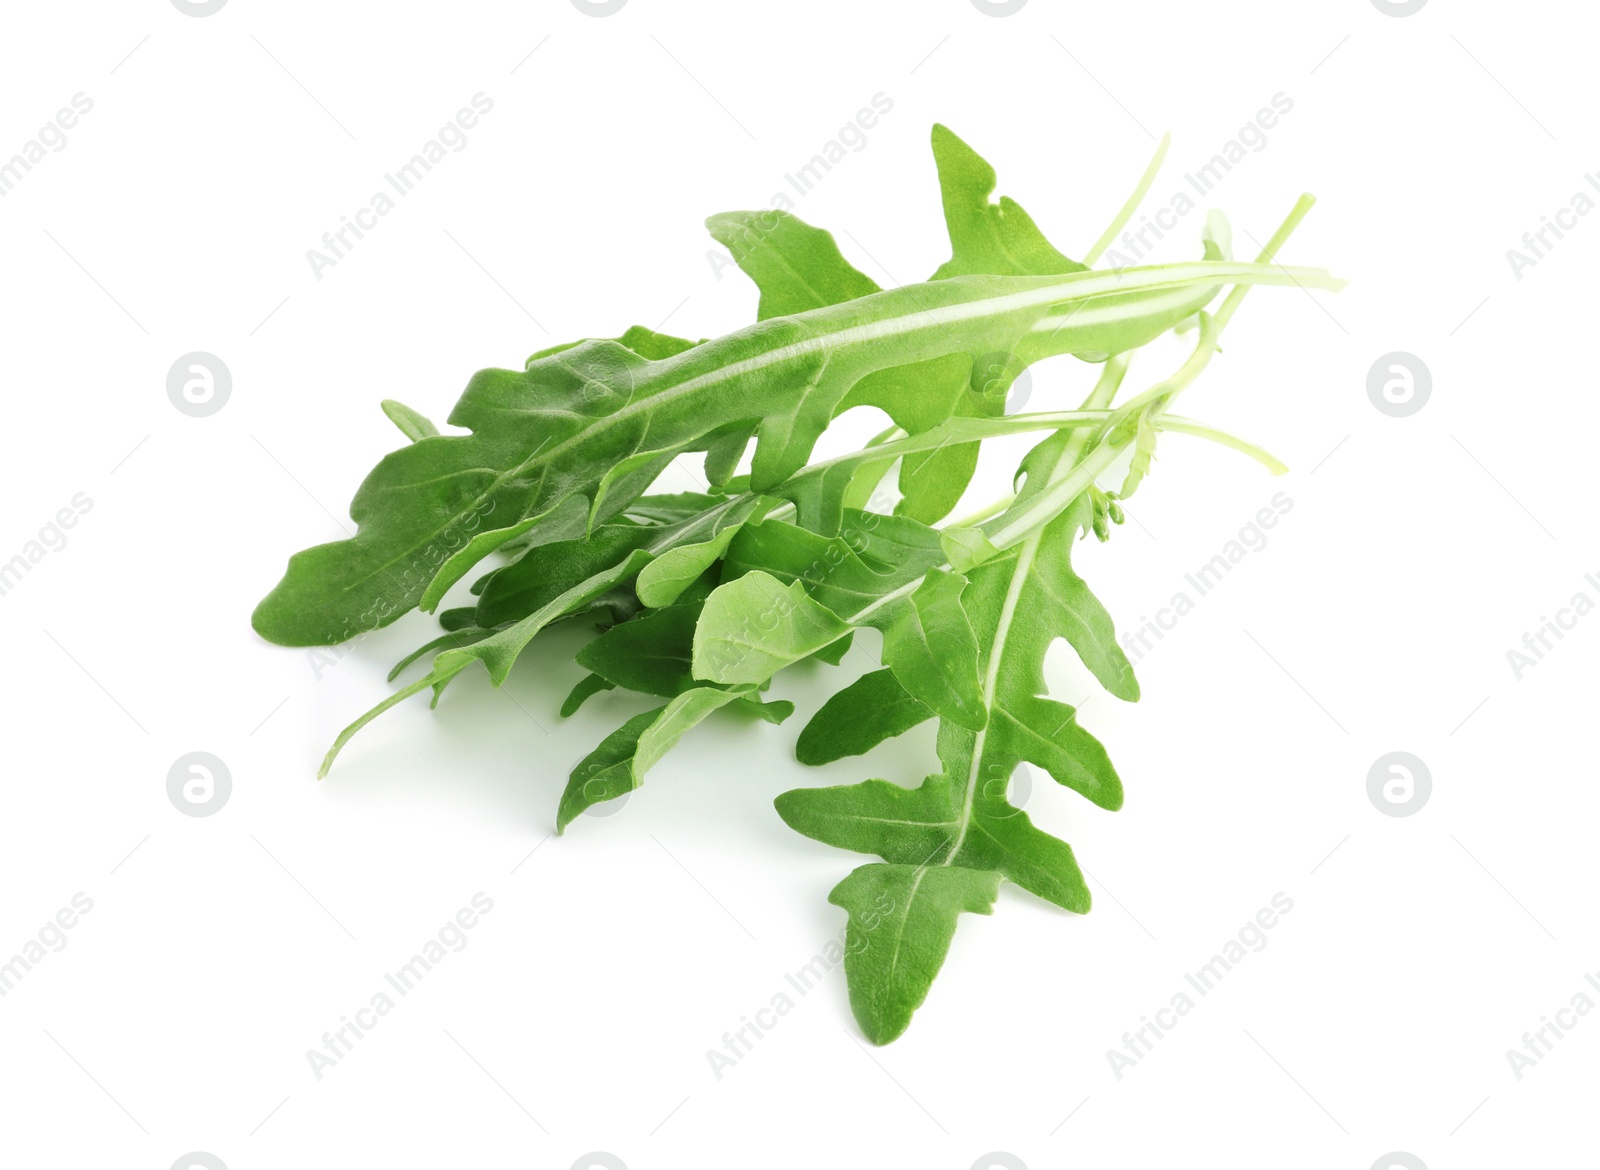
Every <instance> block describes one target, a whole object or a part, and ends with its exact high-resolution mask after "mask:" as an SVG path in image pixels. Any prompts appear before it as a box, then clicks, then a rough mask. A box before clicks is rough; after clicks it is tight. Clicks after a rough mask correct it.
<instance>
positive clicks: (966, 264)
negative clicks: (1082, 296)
mask: <svg viewBox="0 0 1600 1170" xmlns="http://www.w3.org/2000/svg"><path fill="white" fill-rule="evenodd" d="M933 157H934V160H935V161H936V162H937V163H938V165H939V186H940V189H941V191H942V192H943V195H944V218H945V223H946V225H947V226H948V227H949V229H950V251H951V255H950V259H949V260H947V261H945V263H944V264H943V265H941V266H940V268H939V271H937V272H936V273H934V279H935V280H943V279H946V278H948V277H951V276H966V275H968V274H969V273H976V272H983V273H997V274H1004V275H1018V276H1021V275H1027V276H1043V275H1046V274H1048V273H1058V272H1082V271H1084V266H1083V265H1082V264H1079V263H1078V262H1077V261H1075V260H1069V259H1067V258H1066V257H1065V256H1063V255H1062V254H1061V253H1060V252H1058V251H1056V249H1055V248H1054V247H1053V246H1052V245H1051V243H1050V241H1049V240H1047V239H1045V238H1044V233H1043V232H1041V231H1040V230H1039V229H1038V227H1037V226H1036V225H1035V224H1034V222H1033V219H1032V217H1031V216H1029V215H1028V213H1027V212H1026V211H1024V210H1022V208H1021V207H1020V206H1018V205H1017V204H1016V202H1014V201H1013V200H1011V199H1009V198H1006V197H1002V198H1001V199H1000V201H999V202H998V203H991V202H989V196H990V195H992V194H994V189H995V181H996V180H995V173H994V168H993V167H992V166H990V165H989V164H988V163H986V162H985V161H984V160H983V159H982V158H980V157H979V156H978V153H977V151H975V150H973V149H972V147H970V146H968V145H967V144H966V143H965V142H963V141H961V139H959V138H957V137H956V136H955V134H954V133H952V132H951V131H950V130H949V129H947V128H946V127H944V126H938V125H936V126H934V128H933Z"/></svg>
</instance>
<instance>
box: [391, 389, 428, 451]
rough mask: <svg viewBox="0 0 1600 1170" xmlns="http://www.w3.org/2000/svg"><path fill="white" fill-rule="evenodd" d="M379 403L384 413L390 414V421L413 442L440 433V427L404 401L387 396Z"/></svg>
mask: <svg viewBox="0 0 1600 1170" xmlns="http://www.w3.org/2000/svg"><path fill="white" fill-rule="evenodd" d="M379 405H380V406H382V407H383V413H384V414H386V415H388V416H389V421H390V422H392V423H394V425H395V426H397V427H399V428H400V433H401V434H402V435H404V436H405V437H406V438H408V439H410V440H411V441H412V442H413V443H415V442H416V441H417V440H418V439H428V438H432V437H433V436H434V435H437V434H438V433H439V428H438V427H436V426H434V425H433V423H431V422H430V421H428V419H427V418H425V417H423V416H422V415H421V414H419V413H417V412H416V411H414V410H412V409H411V408H410V407H409V406H407V405H406V404H405V403H403V402H396V401H395V400H394V399H393V398H385V399H384V400H383V401H382V402H381V403H379Z"/></svg>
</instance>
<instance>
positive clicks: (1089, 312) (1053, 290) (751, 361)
mask: <svg viewBox="0 0 1600 1170" xmlns="http://www.w3.org/2000/svg"><path fill="white" fill-rule="evenodd" d="M1198 280H1206V281H1215V282H1216V283H1218V284H1224V283H1229V282H1235V281H1236V282H1239V283H1261V284H1290V283H1293V284H1300V285H1303V286H1306V287H1313V288H1327V287H1331V286H1333V285H1334V284H1335V282H1334V281H1333V280H1332V278H1331V277H1329V276H1328V275H1327V274H1326V273H1324V272H1322V271H1320V270H1318V269H1302V268H1275V269H1263V268H1262V266H1260V265H1255V264H1237V263H1231V262H1223V261H1216V260H1206V261H1193V262H1190V263H1188V264H1168V265H1160V266H1151V267H1150V268H1146V269H1131V270H1123V269H1111V270H1109V271H1103V272H1097V271H1086V272H1081V273H1074V274H1073V275H1072V276H1069V277H1067V278H1066V279H1064V280H1063V281H1061V282H1060V283H1059V284H1052V285H1046V286H1045V287H1043V288H1035V289H1028V290H1026V291H1024V292H1016V293H1010V294H1008V295H1006V296H1000V297H984V298H979V299H976V300H972V301H963V302H961V303H959V304H954V305H944V306H941V307H939V308H935V309H918V310H916V311H915V312H911V313H903V314H901V315H899V316H896V317H889V318H885V319H884V320H881V321H873V322H869V323H867V324H864V325H855V326H851V327H849V328H846V329H841V330H838V331H837V332H833V333H827V334H824V335H822V336H820V337H808V338H805V339H803V340H801V341H797V342H794V343H792V344H790V345H785V346H779V347H778V348H776V349H770V350H766V351H765V352H763V353H759V354H756V355H755V356H754V357H750V358H746V359H745V360H744V361H742V362H734V363H733V364H731V365H726V366H719V367H717V368H716V369H714V370H711V371H709V372H707V373H705V374H701V375H700V376H699V377H696V378H690V379H689V380H688V381H686V382H681V383H679V384H678V385H676V386H673V387H670V388H669V389H666V390H663V391H661V392H660V393H658V394H652V395H649V396H648V397H645V398H640V399H636V400H634V401H632V402H630V403H628V404H627V405H625V406H623V407H621V408H620V409H619V410H617V411H615V412H613V413H612V414H609V415H606V416H605V417H604V418H602V419H598V420H596V421H595V422H594V424H593V425H592V426H589V427H585V428H584V429H583V430H581V431H579V432H578V433H577V434H575V435H573V436H571V437H570V438H568V439H565V440H563V441H562V442H559V443H557V444H556V445H555V446H554V447H550V448H546V447H545V446H544V445H543V444H540V447H539V449H538V450H536V451H535V452H534V453H533V454H532V455H530V456H528V458H527V459H525V460H523V461H522V462H521V463H518V464H517V465H516V466H515V467H512V468H510V469H508V470H506V471H503V472H501V473H500V474H498V475H496V476H495V478H494V480H493V481H492V482H491V483H490V484H489V486H488V487H487V488H485V489H484V490H483V491H482V492H479V493H478V494H477V496H476V497H475V498H474V499H473V501H472V503H471V506H470V507H467V508H464V509H462V510H461V511H459V512H457V513H456V514H455V515H454V516H453V517H451V519H450V520H449V521H448V522H447V523H446V524H444V525H442V526H441V527H442V528H449V527H450V526H451V525H453V524H455V523H457V522H458V521H460V520H462V519H463V518H465V517H466V516H469V515H471V514H472V513H473V512H474V511H476V510H477V508H479V507H481V506H482V504H483V502H484V501H485V500H487V499H489V498H490V497H491V496H493V495H494V494H495V493H496V492H498V491H499V490H500V489H501V488H502V487H504V486H505V484H506V483H508V482H509V481H511V480H512V479H515V478H516V477H517V476H519V475H522V474H524V473H525V472H527V471H528V470H529V469H530V468H531V467H533V465H534V464H535V463H536V462H538V461H540V460H541V458H542V460H543V461H544V462H545V463H547V464H548V463H550V462H551V461H552V460H554V459H555V458H556V457H557V456H559V455H561V454H562V453H563V452H565V451H568V450H570V449H571V448H573V447H575V446H577V445H578V444H580V443H585V442H588V441H590V440H592V439H593V438H594V437H595V436H596V435H597V434H603V433H604V432H605V431H607V430H609V429H610V428H611V427H613V426H615V425H616V424H618V423H620V422H623V421H625V420H626V419H629V418H632V417H633V416H635V415H637V414H640V413H642V412H646V411H654V410H657V409H659V408H660V407H661V406H662V405H663V404H665V403H668V402H671V401H674V400H676V399H678V398H681V397H683V396H684V395H686V394H693V393H694V392H695V391H697V390H701V389H704V388H705V387H706V386H714V385H716V384H717V383H718V382H721V381H725V380H727V379H731V378H737V377H741V376H743V375H744V374H748V373H752V372H754V371H756V370H760V369H764V368H766V367H768V366H772V365H777V364H781V363H783V362H786V361H790V360H792V359H794V358H797V357H802V356H804V355H806V354H808V353H811V352H814V351H817V350H826V349H829V348H832V347H836V346H850V345H853V344H855V343H857V342H866V341H875V340H880V339H882V338H885V337H894V336H898V335H901V334H906V333H912V332H916V331H917V330H921V329H929V328H937V327H943V326H949V325H953V324H956V323H958V322H963V321H971V320H975V319H978V318H982V317H990V316H1003V315H1004V314H1006V313H1010V312H1016V311H1018V310H1022V309H1027V308H1035V307H1037V306H1039V305H1050V304H1063V303H1066V302H1067V301H1071V300H1088V299H1091V298H1094V297H1097V296H1107V295H1110V294H1113V293H1132V292H1140V291H1147V290H1153V289H1161V288H1169V287H1175V286H1180V285H1185V284H1189V283H1192V282H1194V281H1198ZM850 303H852V302H848V301H847V302H845V304H850ZM1120 312H1121V307H1120V306H1108V307H1105V308H1102V309H1087V308H1084V309H1079V310H1077V311H1076V313H1075V314H1073V315H1071V316H1069V318H1067V319H1068V320H1072V321H1074V322H1075V323H1077V324H1080V325H1086V324H1092V323H1095V322H1097V321H1100V320H1102V319H1109V318H1111V317H1115V316H1118V315H1119V314H1120ZM1050 320H1051V321H1052V322H1054V321H1056V320H1057V318H1050ZM1061 323H1062V324H1065V323H1066V322H1065V320H1063V321H1062V322H1061ZM1057 328H1059V326H1057ZM696 348H698V347H696ZM693 354H694V351H693V350H692V349H691V350H686V351H684V354H682V355H679V356H680V358H681V359H683V360H694V358H693V357H692V356H690V355H693ZM668 360H669V361H671V360H678V359H668ZM431 539H432V535H431V534H430V535H428V536H426V538H425V539H424V540H422V541H421V542H420V543H418V544H417V545H414V546H412V547H410V548H408V549H406V550H404V551H402V552H401V553H399V554H397V555H396V556H394V557H392V558H391V559H390V560H388V561H386V562H385V563H384V564H382V565H379V566H377V567H375V568H374V569H373V570H372V571H370V572H368V573H365V574H363V575H362V576H361V577H359V578H357V579H356V580H354V581H351V582H349V583H348V584H346V585H344V586H342V587H341V588H340V589H339V590H338V593H339V594H341V595H342V594H346V593H349V592H351V591H352V590H354V589H356V588H358V587H359V586H360V585H362V584H364V583H365V582H367V581H370V580H371V579H372V578H374V577H376V576H378V575H379V574H380V573H383V572H386V571H388V570H389V569H390V568H392V567H393V566H394V565H396V564H399V563H400V562H401V561H403V560H405V559H406V558H407V557H409V556H411V555H413V554H414V553H415V552H416V551H417V549H419V548H422V547H424V546H425V545H426V544H427V543H428V540H431Z"/></svg>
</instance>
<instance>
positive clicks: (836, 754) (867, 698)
mask: <svg viewBox="0 0 1600 1170" xmlns="http://www.w3.org/2000/svg"><path fill="white" fill-rule="evenodd" d="M932 718H933V708H932V707H929V706H928V705H927V704H926V703H924V702H922V701H921V700H920V699H917V698H915V697H914V696H913V695H912V694H911V693H910V692H909V691H907V690H906V689H905V687H903V686H901V685H900V683H899V681H898V680H897V679H896V678H895V677H894V671H892V670H874V671H870V672H869V673H867V674H864V675H862V676H861V677H860V678H858V679H856V681H855V682H853V683H851V684H850V685H849V686H847V687H845V688H844V689H843V690H842V691H839V692H838V693H837V694H835V695H834V696H833V697H832V698H831V699H829V700H828V701H827V702H826V703H824V704H823V705H822V707H821V709H820V710H818V711H817V713H816V714H815V715H813V716H812V717H811V722H809V723H807V724H806V725H805V727H804V728H802V729H801V731H800V737H799V738H798V739H797V740H795V745H794V755H795V759H797V760H799V761H800V762H801V763H802V764H811V765H813V766H815V765H818V764H830V763H832V762H833V761H834V760H842V759H844V758H845V757H846V756H859V755H862V754H864V753H866V752H869V751H871V750H872V749H873V748H875V747H877V746H878V745H879V744H880V743H882V742H883V741H884V740H886V739H893V738H894V737H895V736H897V735H904V734H905V733H906V732H908V731H910V730H911V729H912V728H913V727H915V726H917V725H918V724H919V723H926V722H927V721H928V720H929V719H932Z"/></svg>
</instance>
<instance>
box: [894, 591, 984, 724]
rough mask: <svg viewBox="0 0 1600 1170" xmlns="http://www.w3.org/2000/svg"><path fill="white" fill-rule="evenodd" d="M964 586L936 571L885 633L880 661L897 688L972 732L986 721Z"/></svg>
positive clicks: (898, 611)
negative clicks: (898, 684) (963, 601)
mask: <svg viewBox="0 0 1600 1170" xmlns="http://www.w3.org/2000/svg"><path fill="white" fill-rule="evenodd" d="M966 585H967V583H966V581H964V580H962V579H961V578H960V577H955V576H952V575H951V574H949V573H945V572H941V571H940V570H938V569H934V570H932V571H930V572H929V573H928V575H927V576H926V577H924V578H923V580H922V584H921V585H919V586H918V587H917V590H916V592H915V593H913V594H912V595H911V596H910V597H909V598H907V599H906V602H905V603H904V604H903V605H899V606H896V607H895V608H894V609H893V610H892V611H891V615H892V616H890V618H889V620H888V621H887V622H886V623H885V626H884V631H883V661H884V665H886V666H887V667H888V668H889V669H890V670H891V671H893V672H894V675H895V677H896V678H897V679H899V680H900V682H901V685H902V686H904V687H905V688H906V690H907V691H909V692H910V693H911V694H912V695H914V696H916V698H918V699H919V700H921V701H922V702H923V703H925V704H926V705H927V706H929V707H931V708H932V709H933V710H934V711H937V712H938V713H939V714H940V715H941V716H943V717H944V718H946V719H951V720H954V721H955V722H957V723H959V724H961V725H962V726H963V727H970V728H972V729H973V730H974V731H976V730H977V729H978V728H980V727H982V726H983V725H984V724H985V723H986V722H987V721H988V718H989V712H988V710H987V709H986V708H985V706H984V702H983V693H982V683H981V681H980V680H979V678H978V643H977V639H976V638H975V637H974V635H973V633H972V624H971V623H970V622H969V621H968V620H967V614H966V611H965V610H964V609H962V607H961V591H962V590H963V589H965V588H966Z"/></svg>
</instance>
